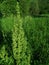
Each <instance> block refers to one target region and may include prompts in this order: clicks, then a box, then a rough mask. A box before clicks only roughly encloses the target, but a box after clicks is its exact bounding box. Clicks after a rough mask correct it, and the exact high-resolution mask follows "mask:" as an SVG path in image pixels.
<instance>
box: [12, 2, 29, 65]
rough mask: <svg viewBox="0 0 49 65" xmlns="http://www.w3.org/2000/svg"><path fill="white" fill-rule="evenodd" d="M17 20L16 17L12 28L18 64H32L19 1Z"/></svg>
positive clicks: (15, 56)
mask: <svg viewBox="0 0 49 65" xmlns="http://www.w3.org/2000/svg"><path fill="white" fill-rule="evenodd" d="M16 8H17V20H15V19H16V18H15V17H14V28H13V30H12V32H13V34H12V40H13V43H12V48H13V55H14V58H15V60H16V65H30V53H29V49H28V43H27V39H26V37H25V35H24V30H23V28H22V23H23V19H22V18H21V16H20V8H19V3H18V2H17V6H16Z"/></svg>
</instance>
